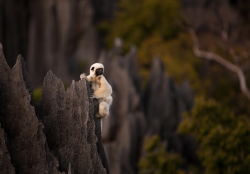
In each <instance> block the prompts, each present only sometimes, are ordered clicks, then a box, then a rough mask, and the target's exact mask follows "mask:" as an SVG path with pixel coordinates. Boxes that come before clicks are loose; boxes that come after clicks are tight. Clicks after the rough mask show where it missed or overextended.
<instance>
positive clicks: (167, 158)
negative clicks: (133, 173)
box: [139, 135, 183, 174]
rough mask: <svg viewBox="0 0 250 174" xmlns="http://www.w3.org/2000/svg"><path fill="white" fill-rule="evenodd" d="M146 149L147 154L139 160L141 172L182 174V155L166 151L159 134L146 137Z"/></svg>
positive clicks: (147, 173) (144, 173)
mask: <svg viewBox="0 0 250 174" xmlns="http://www.w3.org/2000/svg"><path fill="white" fill-rule="evenodd" d="M144 151H145V156H144V157H143V158H141V159H140V161H139V173H140V174H181V172H182V171H181V170H179V167H180V166H181V165H182V162H183V161H182V159H181V157H180V156H179V155H178V154H169V153H168V152H166V150H165V147H164V146H163V145H162V144H161V141H160V138H159V137H158V136H156V135H155V136H152V137H151V138H146V139H145V143H144Z"/></svg>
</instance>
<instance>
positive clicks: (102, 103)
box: [80, 63, 113, 118]
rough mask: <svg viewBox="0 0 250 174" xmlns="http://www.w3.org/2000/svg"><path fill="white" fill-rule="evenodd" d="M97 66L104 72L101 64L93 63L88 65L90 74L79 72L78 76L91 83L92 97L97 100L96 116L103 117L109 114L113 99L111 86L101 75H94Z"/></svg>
mask: <svg viewBox="0 0 250 174" xmlns="http://www.w3.org/2000/svg"><path fill="white" fill-rule="evenodd" d="M99 68H102V69H103V73H104V66H103V64H101V63H95V64H93V65H91V67H90V74H89V75H88V76H86V75H85V74H81V75H80V78H81V79H87V81H88V82H91V83H92V89H93V90H94V94H93V96H92V98H97V99H98V101H99V114H98V115H97V116H98V117H102V118H104V117H106V116H108V115H109V107H110V105H111V104H112V101H113V98H112V96H111V94H112V87H111V86H110V84H109V83H108V81H107V80H106V79H105V77H104V76H103V75H96V70H97V69H99Z"/></svg>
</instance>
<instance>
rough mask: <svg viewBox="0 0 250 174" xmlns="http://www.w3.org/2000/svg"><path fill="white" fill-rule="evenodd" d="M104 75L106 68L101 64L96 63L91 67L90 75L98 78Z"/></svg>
mask: <svg viewBox="0 0 250 174" xmlns="http://www.w3.org/2000/svg"><path fill="white" fill-rule="evenodd" d="M103 73H104V66H103V64H101V63H95V64H93V65H91V67H90V73H89V74H90V75H92V76H94V77H97V76H100V75H103Z"/></svg>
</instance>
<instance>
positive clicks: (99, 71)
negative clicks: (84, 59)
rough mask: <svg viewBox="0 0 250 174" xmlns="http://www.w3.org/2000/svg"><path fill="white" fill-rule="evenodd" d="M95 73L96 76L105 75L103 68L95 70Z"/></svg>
mask: <svg viewBox="0 0 250 174" xmlns="http://www.w3.org/2000/svg"><path fill="white" fill-rule="evenodd" d="M95 75H96V76H100V75H103V68H98V69H96V70H95Z"/></svg>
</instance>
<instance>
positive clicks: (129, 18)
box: [99, 0, 180, 49]
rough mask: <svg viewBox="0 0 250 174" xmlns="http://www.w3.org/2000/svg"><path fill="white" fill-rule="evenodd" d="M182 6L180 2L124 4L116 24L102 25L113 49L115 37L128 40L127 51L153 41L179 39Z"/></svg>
mask: <svg viewBox="0 0 250 174" xmlns="http://www.w3.org/2000/svg"><path fill="white" fill-rule="evenodd" d="M179 10H180V2H179V1H177V0H164V1H161V0H153V1H152V0H121V1H120V4H119V11H118V12H117V14H116V18H115V19H114V20H113V21H106V22H103V23H101V24H100V25H99V31H100V32H101V33H102V34H104V35H106V36H107V39H106V42H107V44H108V45H109V47H112V45H113V40H114V38H115V37H122V38H123V39H124V47H125V49H128V48H129V47H130V46H131V45H132V44H136V45H137V46H140V45H141V43H142V42H143V41H144V40H146V39H147V38H149V37H154V36H161V37H162V38H163V39H164V40H166V39H170V38H173V37H175V36H177V34H178V32H179V28H178V27H177V20H178V19H179V18H180V14H179Z"/></svg>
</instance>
